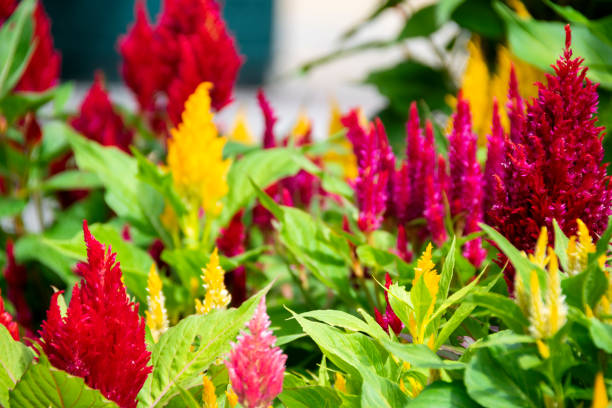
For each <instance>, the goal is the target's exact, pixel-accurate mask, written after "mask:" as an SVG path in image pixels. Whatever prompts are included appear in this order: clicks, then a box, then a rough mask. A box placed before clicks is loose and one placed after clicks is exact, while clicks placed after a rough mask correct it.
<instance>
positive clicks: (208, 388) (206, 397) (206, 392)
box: [202, 374, 219, 408]
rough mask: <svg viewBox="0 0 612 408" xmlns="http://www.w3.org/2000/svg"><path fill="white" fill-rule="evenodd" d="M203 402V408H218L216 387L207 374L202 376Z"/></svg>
mask: <svg viewBox="0 0 612 408" xmlns="http://www.w3.org/2000/svg"><path fill="white" fill-rule="evenodd" d="M202 386H203V387H202V402H203V403H204V407H203V408H218V407H219V404H217V395H216V394H215V385H214V384H213V382H212V381H211V380H210V378H208V376H207V375H206V374H204V375H202Z"/></svg>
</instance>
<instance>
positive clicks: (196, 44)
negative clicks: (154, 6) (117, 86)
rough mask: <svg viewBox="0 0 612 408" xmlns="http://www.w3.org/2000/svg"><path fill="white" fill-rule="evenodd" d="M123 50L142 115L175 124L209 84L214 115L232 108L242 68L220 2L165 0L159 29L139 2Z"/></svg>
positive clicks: (126, 77)
mask: <svg viewBox="0 0 612 408" xmlns="http://www.w3.org/2000/svg"><path fill="white" fill-rule="evenodd" d="M119 49H120V52H121V55H122V56H123V65H122V73H123V77H124V80H125V82H126V84H127V86H128V87H129V88H130V89H131V90H132V91H133V92H134V94H135V95H136V97H137V99H138V103H139V105H140V107H141V109H142V110H143V111H148V112H155V111H157V110H166V112H167V113H168V116H169V117H170V119H171V120H172V122H173V123H174V124H178V123H179V122H180V119H181V113H182V112H183V108H184V104H185V101H186V100H187V97H188V96H189V95H191V94H192V93H193V91H194V90H195V88H196V87H197V86H198V85H199V84H200V83H202V82H204V81H207V82H211V83H212V84H213V89H212V91H211V98H212V105H213V107H214V108H215V109H217V110H219V109H221V108H223V106H225V105H226V104H227V103H229V102H230V101H231V97H232V90H233V87H234V82H235V81H236V76H237V74H238V70H239V68H240V65H241V63H242V61H241V58H240V56H239V55H238V53H237V50H236V45H235V43H234V39H233V38H232V36H231V35H230V34H229V33H228V31H227V28H226V27H225V22H224V21H223V19H222V17H221V11H220V9H219V5H218V4H217V2H216V1H215V0H165V1H164V4H163V11H162V13H161V16H160V18H159V22H158V24H157V25H156V26H155V27H152V26H151V24H150V23H149V21H148V18H147V13H146V9H145V4H144V2H142V1H138V3H137V5H136V22H135V24H134V25H133V26H132V28H131V29H130V31H129V32H128V34H127V35H126V36H125V37H123V38H122V39H121V40H120V43H119ZM160 97H161V98H160ZM163 97H165V98H166V99H165V102H164V101H162V99H163ZM164 104H165V105H164Z"/></svg>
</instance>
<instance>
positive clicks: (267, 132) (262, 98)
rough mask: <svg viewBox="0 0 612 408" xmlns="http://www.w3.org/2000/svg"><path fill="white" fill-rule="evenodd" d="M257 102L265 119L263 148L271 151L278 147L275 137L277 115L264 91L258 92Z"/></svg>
mask: <svg viewBox="0 0 612 408" xmlns="http://www.w3.org/2000/svg"><path fill="white" fill-rule="evenodd" d="M257 102H258V103H259V107H260V109H261V113H262V114H263V117H264V135H263V148H264V149H270V148H272V147H275V146H276V136H275V135H274V124H275V123H276V121H277V118H276V115H275V114H274V110H273V109H272V106H270V102H268V99H267V98H266V94H265V93H264V91H263V89H259V90H258V91H257Z"/></svg>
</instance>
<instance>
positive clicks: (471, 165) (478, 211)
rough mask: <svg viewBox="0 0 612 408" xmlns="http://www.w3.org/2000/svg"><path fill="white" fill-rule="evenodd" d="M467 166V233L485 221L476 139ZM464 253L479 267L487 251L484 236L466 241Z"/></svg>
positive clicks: (469, 150) (465, 180) (474, 230)
mask: <svg viewBox="0 0 612 408" xmlns="http://www.w3.org/2000/svg"><path fill="white" fill-rule="evenodd" d="M467 159H468V163H467V165H468V166H467V168H466V170H465V174H464V176H463V180H462V181H463V189H464V190H463V208H464V211H465V227H464V229H463V232H464V234H465V235H468V234H471V233H472V232H476V231H479V230H480V227H479V225H478V224H480V223H481V222H482V221H483V202H482V200H483V192H482V182H483V181H482V172H481V170H480V163H478V160H476V139H474V140H472V141H470V143H469V145H468V149H467ZM463 255H464V256H465V257H466V258H467V259H468V260H469V261H470V262H471V263H472V265H474V266H476V267H479V266H480V264H481V263H482V261H483V260H484V259H485V257H486V255H487V253H486V251H485V250H484V248H482V238H480V237H478V238H474V239H471V240H469V241H468V242H466V243H465V246H464V249H463Z"/></svg>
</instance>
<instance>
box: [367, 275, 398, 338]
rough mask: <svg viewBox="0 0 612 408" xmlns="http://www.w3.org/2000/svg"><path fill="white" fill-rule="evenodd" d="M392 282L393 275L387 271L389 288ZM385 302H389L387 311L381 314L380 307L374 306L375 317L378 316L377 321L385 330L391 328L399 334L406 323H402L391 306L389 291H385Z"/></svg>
mask: <svg viewBox="0 0 612 408" xmlns="http://www.w3.org/2000/svg"><path fill="white" fill-rule="evenodd" d="M392 284H393V281H392V280H391V275H389V272H387V273H386V274H385V288H386V289H387V290H389V288H390V287H391V285H392ZM385 302H386V303H387V308H386V309H385V313H384V314H381V313H380V312H379V311H378V309H377V308H376V307H374V317H375V318H376V322H377V323H378V324H379V325H380V327H382V328H383V330H385V331H387V332H388V331H389V329H391V330H393V332H394V333H395V335H396V336H397V335H399V334H400V333H401V331H402V329H403V328H404V323H402V321H401V320H400V319H399V318H398V317H397V315H396V314H395V312H394V311H393V309H392V308H391V303H389V293H388V292H387V291H385Z"/></svg>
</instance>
